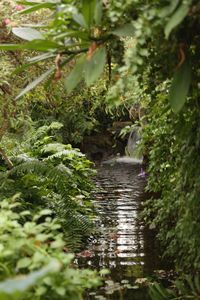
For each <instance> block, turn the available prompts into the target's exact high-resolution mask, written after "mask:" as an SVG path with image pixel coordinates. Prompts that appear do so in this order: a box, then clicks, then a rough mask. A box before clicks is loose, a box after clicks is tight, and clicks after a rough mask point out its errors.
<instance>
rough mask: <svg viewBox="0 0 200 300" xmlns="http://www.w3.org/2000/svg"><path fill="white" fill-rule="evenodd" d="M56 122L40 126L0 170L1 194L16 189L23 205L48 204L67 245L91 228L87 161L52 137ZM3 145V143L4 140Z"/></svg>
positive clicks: (54, 135)
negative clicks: (57, 220)
mask: <svg viewBox="0 0 200 300" xmlns="http://www.w3.org/2000/svg"><path fill="white" fill-rule="evenodd" d="M61 127H62V125H61V124H59V123H56V122H54V123H52V124H51V125H49V126H43V127H40V128H39V129H38V130H37V131H36V132H35V133H32V134H30V133H29V134H30V136H31V137H30V138H29V140H26V141H25V142H24V144H23V143H22V146H21V147H19V149H18V153H20V152H21V153H20V154H18V155H17V153H15V155H14V156H13V157H12V156H10V160H11V161H12V163H13V167H12V168H11V169H6V168H5V167H4V170H3V171H2V172H0V177H1V186H0V193H1V197H10V196H12V195H13V194H15V193H20V198H21V201H22V203H23V205H24V206H25V207H26V208H27V209H29V210H31V211H35V210H37V209H38V208H39V207H41V208H50V209H52V211H53V212H54V215H55V216H56V217H57V218H59V222H60V224H61V225H62V231H63V232H64V233H65V238H66V240H67V241H68V245H69V246H71V247H73V246H75V245H76V246H78V245H79V242H80V239H81V238H84V236H86V235H87V234H88V232H89V230H90V229H91V228H92V222H91V221H90V214H91V203H90V191H91V189H92V187H93V185H92V184H91V181H90V177H91V175H92V174H93V173H94V171H93V170H92V169H91V163H90V161H88V160H87V159H86V158H85V156H84V155H83V154H82V153H81V152H80V151H79V150H78V149H73V148H72V147H71V145H64V144H62V143H60V142H59V141H57V140H58V139H59V134H57V135H58V137H57V140H56V132H58V129H59V128H61ZM5 145H6V143H5Z"/></svg>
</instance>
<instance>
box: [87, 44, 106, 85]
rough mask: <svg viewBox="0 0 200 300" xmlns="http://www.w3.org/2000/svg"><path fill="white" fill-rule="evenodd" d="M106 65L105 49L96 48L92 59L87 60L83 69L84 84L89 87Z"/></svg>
mask: <svg viewBox="0 0 200 300" xmlns="http://www.w3.org/2000/svg"><path fill="white" fill-rule="evenodd" d="M105 63H106V49H105V47H101V48H98V49H97V50H96V51H95V53H94V54H93V55H92V57H91V58H90V59H89V60H87V62H86V63H85V68H84V71H85V72H84V73H85V74H84V75H85V82H86V84H87V85H88V86H89V85H91V84H92V83H93V82H95V81H96V80H97V79H98V78H99V76H100V75H101V74H102V72H103V70H104V66H105Z"/></svg>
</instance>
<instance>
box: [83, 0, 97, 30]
mask: <svg viewBox="0 0 200 300" xmlns="http://www.w3.org/2000/svg"><path fill="white" fill-rule="evenodd" d="M95 7H96V0H82V15H83V17H84V19H85V22H86V24H87V26H88V27H90V26H91V24H92V21H93V18H94V12H95Z"/></svg>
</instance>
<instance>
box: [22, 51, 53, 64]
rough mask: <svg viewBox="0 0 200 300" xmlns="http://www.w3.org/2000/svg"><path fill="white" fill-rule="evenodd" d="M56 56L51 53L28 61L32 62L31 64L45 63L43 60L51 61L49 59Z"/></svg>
mask: <svg viewBox="0 0 200 300" xmlns="http://www.w3.org/2000/svg"><path fill="white" fill-rule="evenodd" d="M55 56H56V54H53V53H51V52H50V53H44V54H40V55H37V56H34V57H31V58H29V59H28V60H27V61H28V62H31V63H36V62H39V61H43V60H46V59H49V58H52V57H55Z"/></svg>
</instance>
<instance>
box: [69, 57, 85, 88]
mask: <svg viewBox="0 0 200 300" xmlns="http://www.w3.org/2000/svg"><path fill="white" fill-rule="evenodd" d="M85 60H86V57H85V55H82V56H81V57H79V59H78V60H77V62H76V65H75V67H74V68H73V70H72V71H71V72H70V74H69V75H68V76H67V78H66V79H65V80H64V86H65V88H66V90H67V92H68V93H71V91H72V90H73V89H74V88H75V87H76V86H77V85H78V84H79V83H80V82H81V80H82V79H83V70H84V64H85Z"/></svg>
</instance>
